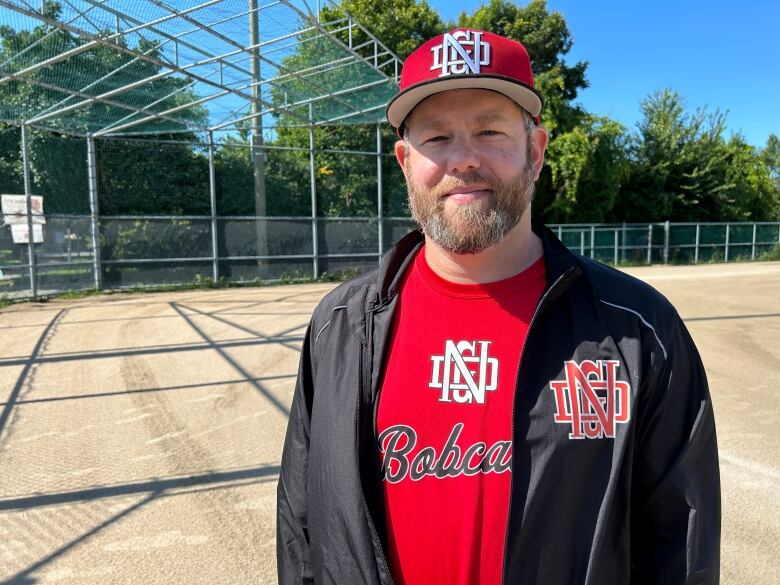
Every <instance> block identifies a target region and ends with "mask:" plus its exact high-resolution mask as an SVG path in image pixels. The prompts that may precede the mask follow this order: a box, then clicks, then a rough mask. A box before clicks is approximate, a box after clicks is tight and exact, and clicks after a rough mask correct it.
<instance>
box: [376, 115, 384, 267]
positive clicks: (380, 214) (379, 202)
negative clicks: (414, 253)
mask: <svg viewBox="0 0 780 585" xmlns="http://www.w3.org/2000/svg"><path fill="white" fill-rule="evenodd" d="M383 206H384V202H383V198H382V123H381V122H377V123H376V211H377V213H376V218H377V219H376V220H377V234H378V235H377V238H378V239H379V248H378V250H379V257H380V258H381V257H382V254H383V253H384V247H385V230H384V211H383Z"/></svg>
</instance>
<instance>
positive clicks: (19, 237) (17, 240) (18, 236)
mask: <svg viewBox="0 0 780 585" xmlns="http://www.w3.org/2000/svg"><path fill="white" fill-rule="evenodd" d="M32 227H33V244H42V243H43V226H42V225H39V224H34V225H33V226H32ZM11 237H12V238H13V240H14V244H29V243H30V230H29V229H27V224H24V225H18V224H16V225H11Z"/></svg>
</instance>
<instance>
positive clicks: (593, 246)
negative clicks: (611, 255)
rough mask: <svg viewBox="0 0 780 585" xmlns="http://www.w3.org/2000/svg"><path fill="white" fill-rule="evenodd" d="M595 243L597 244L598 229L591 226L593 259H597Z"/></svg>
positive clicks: (591, 252) (591, 255)
mask: <svg viewBox="0 0 780 585" xmlns="http://www.w3.org/2000/svg"><path fill="white" fill-rule="evenodd" d="M595 242H596V228H595V227H594V226H590V257H591V258H595V257H596V249H595Z"/></svg>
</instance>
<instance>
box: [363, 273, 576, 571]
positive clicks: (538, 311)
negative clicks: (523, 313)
mask: <svg viewBox="0 0 780 585" xmlns="http://www.w3.org/2000/svg"><path fill="white" fill-rule="evenodd" d="M575 270H576V269H575V268H570V269H569V270H567V271H566V272H564V273H563V274H561V275H560V276H559V277H558V279H557V280H556V281H555V282H554V283H553V284H552V286H551V287H550V288H549V289H547V292H545V293H544V295H542V298H541V299H540V300H539V304H538V305H537V306H536V310H535V311H534V314H533V315H532V316H531V322H530V323H529V324H528V331H527V332H526V335H525V340H524V341H523V347H522V348H521V349H520V361H519V362H518V365H517V378H516V379H515V395H514V398H513V399H512V425H511V435H510V437H512V475H511V476H510V479H509V509H508V510H507V517H506V528H505V529H504V554H503V563H502V566H501V584H502V585H504V584H505V583H506V581H505V578H506V564H507V554H508V550H509V548H508V547H509V520H510V519H511V518H512V500H513V497H512V496H513V494H514V490H515V472H514V468H515V406H516V403H517V394H518V388H519V386H520V371H521V369H522V367H523V357H524V355H525V347H526V345H528V340H529V339H530V337H531V331H532V330H533V326H534V323H535V322H536V320H537V318H538V316H539V315H540V314H541V313H542V311H544V309H546V308H547V303H548V302H549V299H550V297H551V296H552V292H553V291H554V290H555V289H556V288H558V287H559V286H563V281H564V280H566V279H568V278H569V277H570V276H572V275H573V272H574V271H575ZM364 501H365V499H364Z"/></svg>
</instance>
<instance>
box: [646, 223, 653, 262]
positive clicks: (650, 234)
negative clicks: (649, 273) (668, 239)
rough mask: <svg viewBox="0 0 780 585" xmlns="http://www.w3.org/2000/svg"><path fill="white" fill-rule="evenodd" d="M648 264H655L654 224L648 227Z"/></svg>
mask: <svg viewBox="0 0 780 585" xmlns="http://www.w3.org/2000/svg"><path fill="white" fill-rule="evenodd" d="M647 263H648V264H652V263H653V224H652V223H651V224H650V225H648V226H647Z"/></svg>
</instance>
